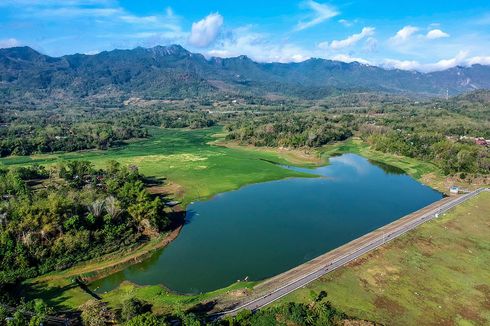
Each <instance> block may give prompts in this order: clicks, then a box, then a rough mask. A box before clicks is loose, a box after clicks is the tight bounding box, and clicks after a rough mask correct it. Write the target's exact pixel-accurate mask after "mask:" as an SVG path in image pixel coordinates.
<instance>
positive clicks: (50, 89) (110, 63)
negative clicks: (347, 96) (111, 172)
mask: <svg viewBox="0 0 490 326" xmlns="http://www.w3.org/2000/svg"><path fill="white" fill-rule="evenodd" d="M488 88H490V66H483V65H473V66H471V67H454V68H451V69H447V70H444V71H439V72H433V73H420V72H415V71H404V70H397V69H393V70H387V69H383V68H380V67H376V66H369V65H364V64H360V63H357V62H353V63H345V62H340V61H332V60H325V59H309V60H306V61H303V62H300V63H258V62H254V61H253V60H251V59H250V58H248V57H246V56H239V57H234V58H214V57H213V58H210V59H206V58H205V57H204V56H203V55H201V54H196V53H191V52H189V51H187V50H186V49H184V48H183V47H181V46H179V45H171V46H156V47H153V48H135V49H132V50H112V51H104V52H101V53H98V54H96V55H83V54H74V55H65V56H62V57H50V56H47V55H43V54H41V53H39V52H37V51H35V50H33V49H31V48H29V47H15V48H7V49H0V105H5V106H18V105H25V106H49V105H68V104H92V105H114V104H120V103H122V102H123V101H124V100H126V99H128V98H130V97H139V98H144V99H184V98H191V97H192V98H220V97H223V96H259V97H260V96H269V95H276V96H282V97H284V96H286V97H296V98H304V99H312V98H313V99H314V98H322V97H326V96H328V95H331V94H335V93H339V92H359V91H380V92H388V93H412V94H425V95H439V96H442V95H445V94H446V90H448V91H449V93H450V94H460V93H464V92H468V91H472V90H476V89H488Z"/></svg>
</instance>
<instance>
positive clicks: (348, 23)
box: [338, 19, 357, 27]
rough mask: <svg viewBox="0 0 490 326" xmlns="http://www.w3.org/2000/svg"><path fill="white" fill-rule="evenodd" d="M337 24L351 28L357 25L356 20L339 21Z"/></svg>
mask: <svg viewBox="0 0 490 326" xmlns="http://www.w3.org/2000/svg"><path fill="white" fill-rule="evenodd" d="M338 22H339V24H342V25H344V26H345V27H351V26H352V25H354V24H355V23H357V19H356V20H347V19H339V20H338Z"/></svg>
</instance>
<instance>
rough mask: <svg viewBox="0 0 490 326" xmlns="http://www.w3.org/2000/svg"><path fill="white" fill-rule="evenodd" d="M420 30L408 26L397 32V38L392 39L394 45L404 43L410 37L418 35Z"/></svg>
mask: <svg viewBox="0 0 490 326" xmlns="http://www.w3.org/2000/svg"><path fill="white" fill-rule="evenodd" d="M418 31H419V29H418V28H417V27H414V26H410V25H407V26H405V27H403V28H402V29H400V30H399V31H398V32H396V34H395V36H393V37H391V38H390V41H391V42H393V43H403V42H406V41H407V40H409V39H410V37H411V36H412V35H413V34H415V33H417V32H418Z"/></svg>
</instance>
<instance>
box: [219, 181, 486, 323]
mask: <svg viewBox="0 0 490 326" xmlns="http://www.w3.org/2000/svg"><path fill="white" fill-rule="evenodd" d="M489 190H490V189H488V188H480V189H478V190H475V191H473V192H470V193H468V194H464V195H461V196H458V197H456V198H454V199H451V200H446V201H445V202H443V203H442V204H441V205H439V206H437V207H436V208H433V209H430V210H429V211H427V212H425V211H424V209H422V210H420V212H422V214H419V215H417V216H416V218H413V219H408V220H406V222H405V223H401V224H400V225H397V227H396V228H391V229H390V228H385V230H386V231H383V232H382V235H379V232H378V233H377V236H376V237H375V238H373V239H371V240H369V241H368V242H363V243H361V244H360V245H359V246H357V247H354V248H350V250H349V252H348V253H347V254H345V255H343V256H340V257H337V258H335V259H332V260H331V261H329V262H327V263H326V264H324V265H323V266H321V267H320V268H319V269H316V270H315V271H313V272H310V273H307V274H305V275H302V276H300V277H298V278H296V279H294V280H291V281H289V282H287V283H286V284H284V285H283V286H280V287H277V288H275V289H272V290H270V291H269V292H268V293H267V294H265V295H263V296H261V297H259V298H256V299H254V300H251V301H249V302H246V303H244V304H242V305H240V306H238V307H236V308H234V309H231V310H228V311H224V312H221V313H218V314H216V315H214V317H215V318H219V317H222V316H225V315H235V314H236V313H238V312H239V311H240V310H243V309H248V310H252V311H255V310H258V309H260V308H262V307H264V306H266V305H268V304H270V303H272V302H274V301H276V300H278V299H280V298H282V297H283V296H285V295H287V294H289V293H291V292H293V291H294V290H296V289H298V288H300V287H303V286H305V285H307V284H308V283H310V282H312V281H314V280H316V279H318V278H319V277H321V276H323V275H325V274H327V273H329V272H331V271H333V270H335V269H337V268H339V267H341V266H343V265H345V264H347V263H348V262H350V261H352V260H354V259H356V258H358V257H360V256H362V255H364V254H365V253H367V252H369V251H371V250H373V249H375V248H377V247H379V246H381V245H383V244H384V243H386V242H387V241H390V240H392V239H395V238H396V237H398V236H400V235H402V234H404V233H406V232H408V231H410V230H412V229H414V228H416V227H417V226H419V225H420V224H422V223H425V222H427V221H429V220H432V219H434V218H437V217H439V215H440V214H442V213H444V212H446V211H448V210H449V209H451V208H453V207H454V206H457V205H459V204H461V203H462V202H464V201H466V200H468V199H470V198H472V197H474V196H476V195H478V194H479V193H480V192H482V191H489ZM402 220H403V219H402ZM382 229H383V228H382ZM375 232H376V231H374V232H373V233H375Z"/></svg>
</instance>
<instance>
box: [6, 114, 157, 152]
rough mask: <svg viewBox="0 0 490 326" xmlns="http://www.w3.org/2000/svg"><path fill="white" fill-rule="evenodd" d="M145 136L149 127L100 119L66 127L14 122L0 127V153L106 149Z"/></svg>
mask: <svg viewBox="0 0 490 326" xmlns="http://www.w3.org/2000/svg"><path fill="white" fill-rule="evenodd" d="M146 137H148V131H147V130H146V129H144V128H140V127H135V126H131V125H129V126H122V125H119V124H116V125H112V124H109V123H97V122H92V123H78V124H74V125H65V126H62V125H47V126H36V125H23V124H22V125H19V124H11V125H9V126H8V127H7V128H5V129H0V138H1V140H0V156H1V157H5V156H9V155H30V154H33V153H51V152H73V151H79V150H84V149H92V148H94V149H95V148H96V149H107V148H109V147H112V146H116V145H120V144H121V143H123V141H125V140H128V139H132V138H146Z"/></svg>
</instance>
